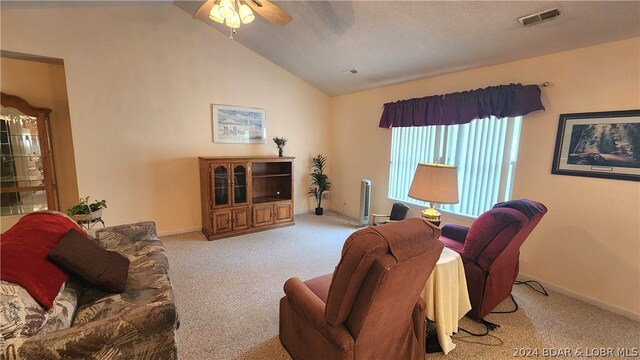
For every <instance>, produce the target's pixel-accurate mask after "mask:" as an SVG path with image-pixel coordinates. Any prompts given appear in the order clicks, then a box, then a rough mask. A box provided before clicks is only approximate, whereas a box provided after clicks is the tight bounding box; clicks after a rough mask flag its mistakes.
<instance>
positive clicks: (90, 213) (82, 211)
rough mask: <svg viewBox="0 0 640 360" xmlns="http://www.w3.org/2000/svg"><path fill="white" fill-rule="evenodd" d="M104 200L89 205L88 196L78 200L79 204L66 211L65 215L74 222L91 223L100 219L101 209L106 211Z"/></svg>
mask: <svg viewBox="0 0 640 360" xmlns="http://www.w3.org/2000/svg"><path fill="white" fill-rule="evenodd" d="M106 207H107V201H106V200H96V201H94V202H93V203H89V196H87V197H85V198H80V202H79V203H77V204H75V205H73V206H72V207H71V208H69V210H67V215H69V216H71V218H73V219H74V220H75V221H91V220H95V219H98V218H100V217H102V209H106Z"/></svg>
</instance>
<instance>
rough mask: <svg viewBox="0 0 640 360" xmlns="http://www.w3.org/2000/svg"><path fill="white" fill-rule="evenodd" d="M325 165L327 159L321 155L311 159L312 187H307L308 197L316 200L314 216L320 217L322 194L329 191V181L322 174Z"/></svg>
mask: <svg viewBox="0 0 640 360" xmlns="http://www.w3.org/2000/svg"><path fill="white" fill-rule="evenodd" d="M326 165H327V157H326V156H323V155H322V154H318V156H316V157H314V158H312V159H311V167H312V168H313V172H312V173H311V174H310V175H311V184H312V185H313V186H310V187H309V191H307V194H309V197H311V196H314V197H315V198H316V202H317V204H318V206H317V207H316V215H322V212H323V210H322V206H321V205H322V194H323V193H324V192H325V191H329V190H331V181H329V177H328V176H327V174H325V173H324V169H325V167H326Z"/></svg>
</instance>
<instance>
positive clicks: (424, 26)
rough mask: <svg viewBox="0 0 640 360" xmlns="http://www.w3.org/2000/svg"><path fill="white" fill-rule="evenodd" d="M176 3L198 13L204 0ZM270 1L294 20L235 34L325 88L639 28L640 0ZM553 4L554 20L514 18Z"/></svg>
mask: <svg viewBox="0 0 640 360" xmlns="http://www.w3.org/2000/svg"><path fill="white" fill-rule="evenodd" d="M174 3H175V5H176V6H177V7H179V8H181V9H183V10H184V11H186V12H187V13H189V14H194V13H195V11H196V9H197V8H198V7H199V6H200V4H202V1H175V2H174ZM274 3H275V4H277V5H278V6H279V7H280V8H282V9H283V10H285V11H286V12H287V13H289V14H290V15H291V16H292V17H293V21H291V22H290V23H289V24H287V25H285V26H282V27H280V26H277V25H274V24H272V23H269V22H268V21H266V20H265V19H263V18H261V17H260V16H257V17H256V20H255V21H254V22H253V23H251V24H247V25H242V26H241V27H240V28H239V29H238V34H237V35H235V36H234V38H235V40H234V41H237V42H239V43H241V44H243V45H245V46H246V47H248V48H250V49H251V50H253V51H255V52H256V53H258V54H260V55H262V56H263V57H265V58H267V59H269V60H270V61H272V62H273V63H275V64H277V65H279V66H281V67H282V68H284V69H286V70H287V71H289V72H291V73H293V74H295V75H297V76H298V77H300V78H302V79H304V80H306V81H307V82H309V83H311V84H312V85H314V86H316V87H317V88H319V89H321V90H323V91H324V92H326V93H327V94H330V95H340V94H345V93H350V92H354V91H360V90H365V89H371V88H376V87H380V86H385V85H390V84H395V83H399V82H404V81H409V80H415V79H421V78H425V77H429V76H434V75H439V74H445V73H450V72H455V71H460V70H464V69H470V68H476V67H482V66H487V65H494V64H500V63H505V62H509V61H513V60H518V59H524V58H529V57H533V56H539V55H544V54H550V53H554V52H560V51H564V50H570V49H576V48H580V47H585V46H590V45H595V44H599V43H604V42H609V41H615V40H621V39H626V38H631V37H637V36H640V2H638V1H274ZM555 7H558V8H560V11H561V13H562V15H561V16H560V17H558V18H556V19H554V20H550V21H547V22H543V23H541V24H539V25H535V26H530V27H522V26H521V25H520V24H519V22H518V20H517V19H518V18H519V17H522V16H525V15H529V14H532V13H537V12H540V11H543V10H547V9H550V8H555ZM194 21H196V20H194ZM206 22H207V23H208V24H209V25H211V26H212V27H213V28H215V29H216V30H218V31H221V32H223V33H225V34H228V28H226V27H225V26H223V25H220V24H217V23H215V22H213V21H211V20H209V19H207V20H206ZM639 51H640V49H639ZM351 69H357V70H358V73H357V74H355V75H354V74H351V73H349V72H348V70H351Z"/></svg>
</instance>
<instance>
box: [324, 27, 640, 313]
mask: <svg viewBox="0 0 640 360" xmlns="http://www.w3.org/2000/svg"><path fill="white" fill-rule="evenodd" d="M544 81H549V82H550V83H551V86H550V87H547V88H544V89H543V90H542V97H543V98H542V100H543V103H544V105H545V106H546V111H545V112H539V113H532V114H530V115H528V116H526V117H525V120H524V123H523V128H522V135H521V143H520V153H519V160H518V165H517V169H516V177H515V185H514V193H513V197H514V198H530V199H534V200H538V201H541V202H542V203H544V204H545V205H546V206H547V207H548V208H549V212H548V214H547V216H546V217H545V218H544V219H543V220H542V222H541V223H540V225H539V226H538V228H537V229H536V230H535V231H534V232H533V233H532V235H531V236H530V237H529V239H528V240H527V241H526V242H525V244H524V246H523V247H522V255H521V262H520V265H521V268H520V270H521V273H523V274H526V275H528V276H531V277H534V278H536V279H540V280H542V281H545V282H547V283H549V284H552V285H555V286H556V287H559V288H561V289H566V290H568V291H569V292H572V293H574V294H577V295H579V296H582V297H585V298H590V299H591V300H592V301H593V302H602V303H606V304H609V305H611V306H613V307H616V308H618V309H619V310H621V312H624V313H627V314H629V313H630V314H632V315H633V314H635V316H636V317H637V316H639V314H640V225H639V223H640V184H639V183H638V182H633V181H621V180H606V179H596V178H585V177H574V176H561V175H551V173H550V169H551V162H552V157H553V150H554V146H555V139H556V129H557V126H558V116H559V114H561V113H576V112H589V111H607V110H624V109H638V108H640V39H638V38H635V39H631V40H626V41H620V42H614V43H608V44H604V45H600V46H594V47H589V48H583V49H578V50H574V51H568V52H563V53H558V54H553V55H548V56H542V57H536V58H531V59H527V60H523V61H517V62H511V63H507V64H502V65H497V66H492V67H486V68H481V69H475V70H471V71H464V72H458V73H454V74H449V75H445V76H439V77H434V78H430V79H425V80H420V81H414V82H409V83H405V84H401V85H396V86H389V87H385V88H380V89H375V90H371V91H365V92H359V93H354V94H350V95H345V96H340V97H336V98H334V99H333V101H332V112H331V124H330V126H331V131H332V136H333V142H332V149H331V153H332V154H336V156H334V158H335V159H334V162H333V165H332V172H333V174H334V175H333V182H334V191H332V193H331V197H332V204H333V207H334V208H335V209H336V210H342V204H343V203H344V202H346V203H347V206H346V208H345V213H346V214H347V215H349V216H352V217H357V215H358V212H359V207H358V201H359V186H360V179H362V178H369V179H371V181H372V200H371V206H372V211H373V212H383V213H385V212H388V211H389V209H390V208H391V201H390V200H388V199H387V188H388V173H389V159H390V150H389V149H390V143H391V130H387V129H380V128H378V127H377V126H378V122H379V120H380V115H381V114H382V106H383V104H384V103H386V102H391V101H396V100H402V99H409V98H414V97H423V96H427V95H435V94H444V93H449V92H455V91H462V90H468V89H475V88H481V87H486V86H490V85H498V84H508V83H518V82H520V83H525V84H532V83H534V84H537V83H542V82H544ZM353 134H359V135H358V136H354V135H353ZM337 154H339V157H338V155H337ZM417 210H418V209H417V208H416V209H414V212H417ZM444 220H445V222H447V221H448V222H454V221H455V222H458V223H462V224H468V222H466V221H464V220H462V219H458V218H453V217H446V218H445V219H444Z"/></svg>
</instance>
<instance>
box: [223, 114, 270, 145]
mask: <svg viewBox="0 0 640 360" xmlns="http://www.w3.org/2000/svg"><path fill="white" fill-rule="evenodd" d="M211 111H212V113H213V142H215V143H231V144H255V143H258V144H264V143H265V139H266V138H267V129H266V127H265V111H264V109H258V108H250V107H240V106H229V105H217V104H213V105H211Z"/></svg>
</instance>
